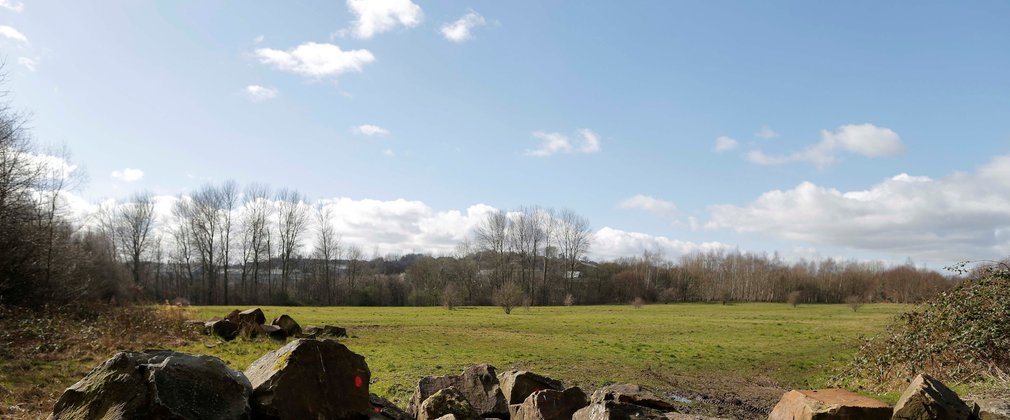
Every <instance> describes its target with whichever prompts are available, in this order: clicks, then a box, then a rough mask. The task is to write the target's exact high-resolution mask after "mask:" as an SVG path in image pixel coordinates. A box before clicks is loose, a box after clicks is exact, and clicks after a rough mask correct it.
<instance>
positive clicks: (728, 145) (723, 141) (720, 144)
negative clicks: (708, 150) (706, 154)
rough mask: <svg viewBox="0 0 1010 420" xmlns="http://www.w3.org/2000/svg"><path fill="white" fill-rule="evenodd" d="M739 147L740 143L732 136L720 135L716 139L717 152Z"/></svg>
mask: <svg viewBox="0 0 1010 420" xmlns="http://www.w3.org/2000/svg"><path fill="white" fill-rule="evenodd" d="M738 147H740V143H739V142H737V141H736V140H734V139H733V138H731V137H726V136H719V138H717V139H715V151H716V152H719V153H722V152H730V151H733V150H736V149H737V148H738Z"/></svg>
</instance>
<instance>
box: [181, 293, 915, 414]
mask: <svg viewBox="0 0 1010 420" xmlns="http://www.w3.org/2000/svg"><path fill="white" fill-rule="evenodd" d="M908 308H909V307H908V306H904V305H886V304H880V305H865V306H863V307H862V308H860V310H859V311H858V312H853V311H852V310H851V309H850V308H849V307H848V306H845V305H801V306H799V307H798V308H793V307H791V306H788V305H785V304H735V305H715V304H676V305H646V306H644V307H642V308H639V309H636V308H633V307H631V306H575V307H533V308H530V309H528V310H527V309H523V308H519V309H516V310H514V311H513V312H512V314H511V315H506V314H504V313H503V312H502V311H501V310H500V309H499V308H491V307H480V308H469V307H468V308H460V309H456V310H453V311H449V310H446V309H443V308H437V307H436V308H361V307H357V308H343V307H339V308H320V307H263V310H264V312H265V313H266V315H267V319H268V321H269V320H270V319H272V318H273V317H275V316H277V315H280V314H285V313H286V314H288V315H290V316H292V317H294V318H295V320H297V321H298V322H299V323H300V324H301V325H302V326H306V325H321V324H333V325H338V326H343V327H346V328H348V334H349V335H350V337H349V338H347V339H342V342H343V343H344V344H345V345H347V346H348V347H349V348H350V349H351V350H352V351H355V352H357V353H359V354H361V355H364V356H365V358H366V361H367V362H368V365H369V368H370V369H371V371H372V379H373V383H372V385H371V388H372V391H373V392H376V393H378V394H380V395H384V396H387V397H390V398H392V399H393V400H395V401H397V402H399V403H403V402H404V401H405V400H406V398H407V397H408V396H409V393H410V392H412V390H413V387H414V385H415V384H416V383H417V380H418V379H419V378H421V377H422V376H425V375H444V374H447V373H458V372H459V371H461V370H462V369H463V368H464V367H465V366H466V365H468V364H473V363H484V362H486V363H491V364H493V365H494V366H496V367H498V369H499V371H501V370H504V369H507V368H513V367H515V368H523V369H527V370H532V371H536V372H540V373H543V374H546V375H548V376H552V377H555V378H558V379H561V380H563V381H565V382H566V383H567V384H576V385H580V386H583V387H594V386H598V385H602V384H605V383H608V382H614V381H624V382H635V383H640V384H645V385H651V386H656V387H659V388H665V389H670V388H672V387H677V386H682V387H686V388H690V387H692V386H693V387H698V386H699V384H700V386H702V387H704V385H705V384H706V382H719V381H723V380H729V381H730V382H734V383H738V384H748V383H752V382H761V383H766V384H772V385H774V386H782V387H821V386H825V385H826V384H827V381H828V379H829V378H830V376H831V374H832V373H833V371H834V369H835V368H837V367H838V366H841V365H842V364H843V363H844V362H845V361H846V360H848V357H849V356H851V354H852V353H853V352H854V351H855V348H856V345H857V339H858V337H859V336H861V335H872V334H876V333H879V332H881V331H883V329H884V327H885V326H886V325H887V323H888V322H889V321H890V320H891V319H892V317H893V316H894V315H896V314H898V313H900V312H903V311H905V310H907V309H908ZM231 309H232V308H231V307H199V308H194V311H195V315H196V316H197V317H199V318H200V319H206V318H210V317H211V316H215V315H216V316H223V315H225V314H226V313H227V312H229V311H230V310H231ZM280 345H281V344H280V343H278V342H275V341H271V340H267V339H261V340H257V341H255V342H243V341H242V340H241V339H239V340H236V341H232V342H228V343H219V342H217V341H215V340H211V339H209V338H208V339H206V340H205V341H204V342H203V343H199V344H195V345H192V346H190V347H186V348H182V349H180V350H183V351H189V352H194V353H205V354H211V355H214V356H217V357H220V358H222V359H224V360H225V361H227V362H228V363H229V364H230V365H231V366H233V367H235V368H237V369H245V367H246V366H248V365H249V363H251V362H252V361H253V360H255V359H257V358H258V357H259V356H260V355H262V354H263V353H265V352H266V351H268V350H270V349H273V348H277V347H279V346H280Z"/></svg>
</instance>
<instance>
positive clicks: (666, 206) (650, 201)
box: [617, 194, 677, 216]
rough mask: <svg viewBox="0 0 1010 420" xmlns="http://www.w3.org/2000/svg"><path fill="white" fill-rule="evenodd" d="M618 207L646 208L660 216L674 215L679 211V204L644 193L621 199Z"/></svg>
mask: <svg viewBox="0 0 1010 420" xmlns="http://www.w3.org/2000/svg"><path fill="white" fill-rule="evenodd" d="M617 207H619V208H622V209H637V210H645V211H647V212H650V213H655V214H657V215H660V216H672V215H673V214H674V213H676V212H677V206H676V205H674V204H673V203H672V202H669V201H666V200H662V199H659V198H656V197H651V196H648V195H642V194H638V195H635V196H632V197H628V198H625V199H624V200H621V202H620V203H617Z"/></svg>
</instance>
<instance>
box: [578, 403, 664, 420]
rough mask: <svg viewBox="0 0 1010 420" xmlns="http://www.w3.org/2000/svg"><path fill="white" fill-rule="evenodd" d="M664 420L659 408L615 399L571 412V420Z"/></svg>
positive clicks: (591, 404)
mask: <svg viewBox="0 0 1010 420" xmlns="http://www.w3.org/2000/svg"><path fill="white" fill-rule="evenodd" d="M629 419H636V420H638V419H648V420H666V414H664V413H663V412H662V411H660V410H656V409H653V408H649V407H642V406H640V405H634V404H629V403H622V402H620V401H615V400H607V401H601V402H594V403H590V404H589V405H588V406H586V407H584V408H582V409H580V410H579V411H576V412H575V413H574V414H572V420H629Z"/></svg>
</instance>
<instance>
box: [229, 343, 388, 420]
mask: <svg viewBox="0 0 1010 420" xmlns="http://www.w3.org/2000/svg"><path fill="white" fill-rule="evenodd" d="M245 374H246V376H247V377H248V378H249V381H250V382H251V383H252V387H253V393H252V398H251V404H252V410H253V416H254V417H256V418H261V419H307V418H334V419H343V418H355V417H367V416H368V415H369V414H370V413H372V412H373V411H372V404H371V402H370V400H369V394H368V381H369V379H370V378H371V375H370V373H369V371H368V365H367V364H365V358H364V357H362V356H360V355H358V354H355V353H354V352H352V351H350V350H348V349H347V347H344V345H343V344H340V343H338V342H336V341H332V340H313V339H298V340H294V341H292V342H290V343H288V344H287V345H285V346H284V347H281V348H279V349H277V350H274V351H272V352H270V353H267V354H266V355H264V356H263V357H260V358H259V359H258V360H256V361H255V362H253V363H252V364H251V365H249V368H248V369H246V371H245Z"/></svg>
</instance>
